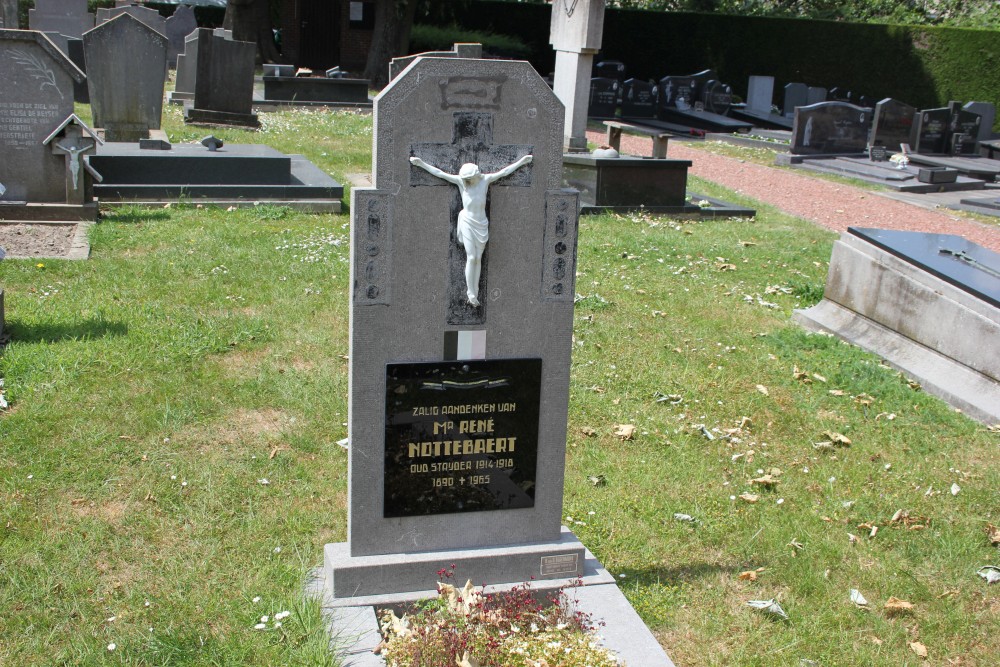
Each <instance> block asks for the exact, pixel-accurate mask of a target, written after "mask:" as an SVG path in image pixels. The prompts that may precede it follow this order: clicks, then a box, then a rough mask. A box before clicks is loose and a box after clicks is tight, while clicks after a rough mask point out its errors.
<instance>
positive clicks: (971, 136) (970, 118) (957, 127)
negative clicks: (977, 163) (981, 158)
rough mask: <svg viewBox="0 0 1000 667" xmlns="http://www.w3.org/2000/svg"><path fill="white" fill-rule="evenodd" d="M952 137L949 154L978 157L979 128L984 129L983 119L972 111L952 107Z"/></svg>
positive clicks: (950, 128)
mask: <svg viewBox="0 0 1000 667" xmlns="http://www.w3.org/2000/svg"><path fill="white" fill-rule="evenodd" d="M951 109H952V114H951V125H950V126H949V130H950V131H951V137H950V139H949V143H948V148H949V150H948V152H949V153H951V154H952V155H977V154H978V153H979V147H978V146H977V143H978V137H979V128H980V127H982V124H983V119H982V117H981V116H980V115H979V114H977V113H973V112H972V111H967V110H966V109H959V108H957V105H955V106H952V107H951Z"/></svg>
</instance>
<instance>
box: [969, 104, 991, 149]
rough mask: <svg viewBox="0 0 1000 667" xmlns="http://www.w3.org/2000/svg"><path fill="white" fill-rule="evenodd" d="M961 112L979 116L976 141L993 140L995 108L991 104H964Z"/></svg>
mask: <svg viewBox="0 0 1000 667" xmlns="http://www.w3.org/2000/svg"><path fill="white" fill-rule="evenodd" d="M962 110H963V111H971V112H972V113H975V114H979V117H980V118H982V122H981V123H980V124H979V135H978V136H977V137H976V140H977V141H988V140H990V139H992V138H993V123H995V122H996V117H997V108H996V105H995V104H993V103H992V102H966V103H965V104H964V105H962Z"/></svg>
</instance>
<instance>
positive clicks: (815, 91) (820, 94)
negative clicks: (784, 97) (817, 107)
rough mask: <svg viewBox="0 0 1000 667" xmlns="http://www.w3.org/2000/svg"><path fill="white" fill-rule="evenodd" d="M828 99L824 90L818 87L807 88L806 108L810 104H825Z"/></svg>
mask: <svg viewBox="0 0 1000 667" xmlns="http://www.w3.org/2000/svg"><path fill="white" fill-rule="evenodd" d="M827 99H828V97H827V92H826V88H822V87H820V86H809V88H808V90H807V91H806V104H805V105H806V106H809V105H810V104H819V103H820V102H826V101H827Z"/></svg>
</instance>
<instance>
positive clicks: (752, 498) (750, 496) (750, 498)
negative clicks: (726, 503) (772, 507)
mask: <svg viewBox="0 0 1000 667" xmlns="http://www.w3.org/2000/svg"><path fill="white" fill-rule="evenodd" d="M740 500H745V501H746V502H748V503H755V502H757V501H758V500H760V496H758V495H757V494H756V493H741V494H740Z"/></svg>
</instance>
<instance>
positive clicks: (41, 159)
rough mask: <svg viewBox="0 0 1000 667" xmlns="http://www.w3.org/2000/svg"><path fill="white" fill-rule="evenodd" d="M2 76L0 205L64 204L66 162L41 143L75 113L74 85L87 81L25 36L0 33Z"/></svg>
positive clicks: (54, 51) (45, 44) (42, 39)
mask: <svg viewBox="0 0 1000 667" xmlns="http://www.w3.org/2000/svg"><path fill="white" fill-rule="evenodd" d="M0 72H2V73H3V76H0V183H3V184H4V186H5V187H6V193H5V194H4V195H3V196H2V197H0V199H2V200H3V201H5V202H12V201H20V202H38V203H57V202H65V201H66V199H65V198H66V188H65V183H66V165H65V162H64V160H63V159H62V158H61V157H55V156H53V154H52V151H51V150H50V149H49V147H48V146H46V145H45V144H44V142H45V140H46V138H48V136H49V135H50V134H51V133H52V131H53V130H54V129H56V128H57V127H58V126H59V125H60V123H62V122H63V121H64V120H65V119H66V118H67V117H68V116H69V115H70V114H72V113H73V83H74V82H82V81H84V80H85V77H84V75H83V73H82V72H81V71H80V70H79V69H77V68H76V66H75V65H73V63H72V62H70V60H69V59H68V58H67V57H66V56H65V55H64V54H63V53H62V52H61V51H60V50H59V49H58V48H56V46H55V44H53V43H52V42H51V41H50V40H49V39H48V38H47V37H46V36H45V35H43V34H42V33H40V32H35V31H29V30H0Z"/></svg>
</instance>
